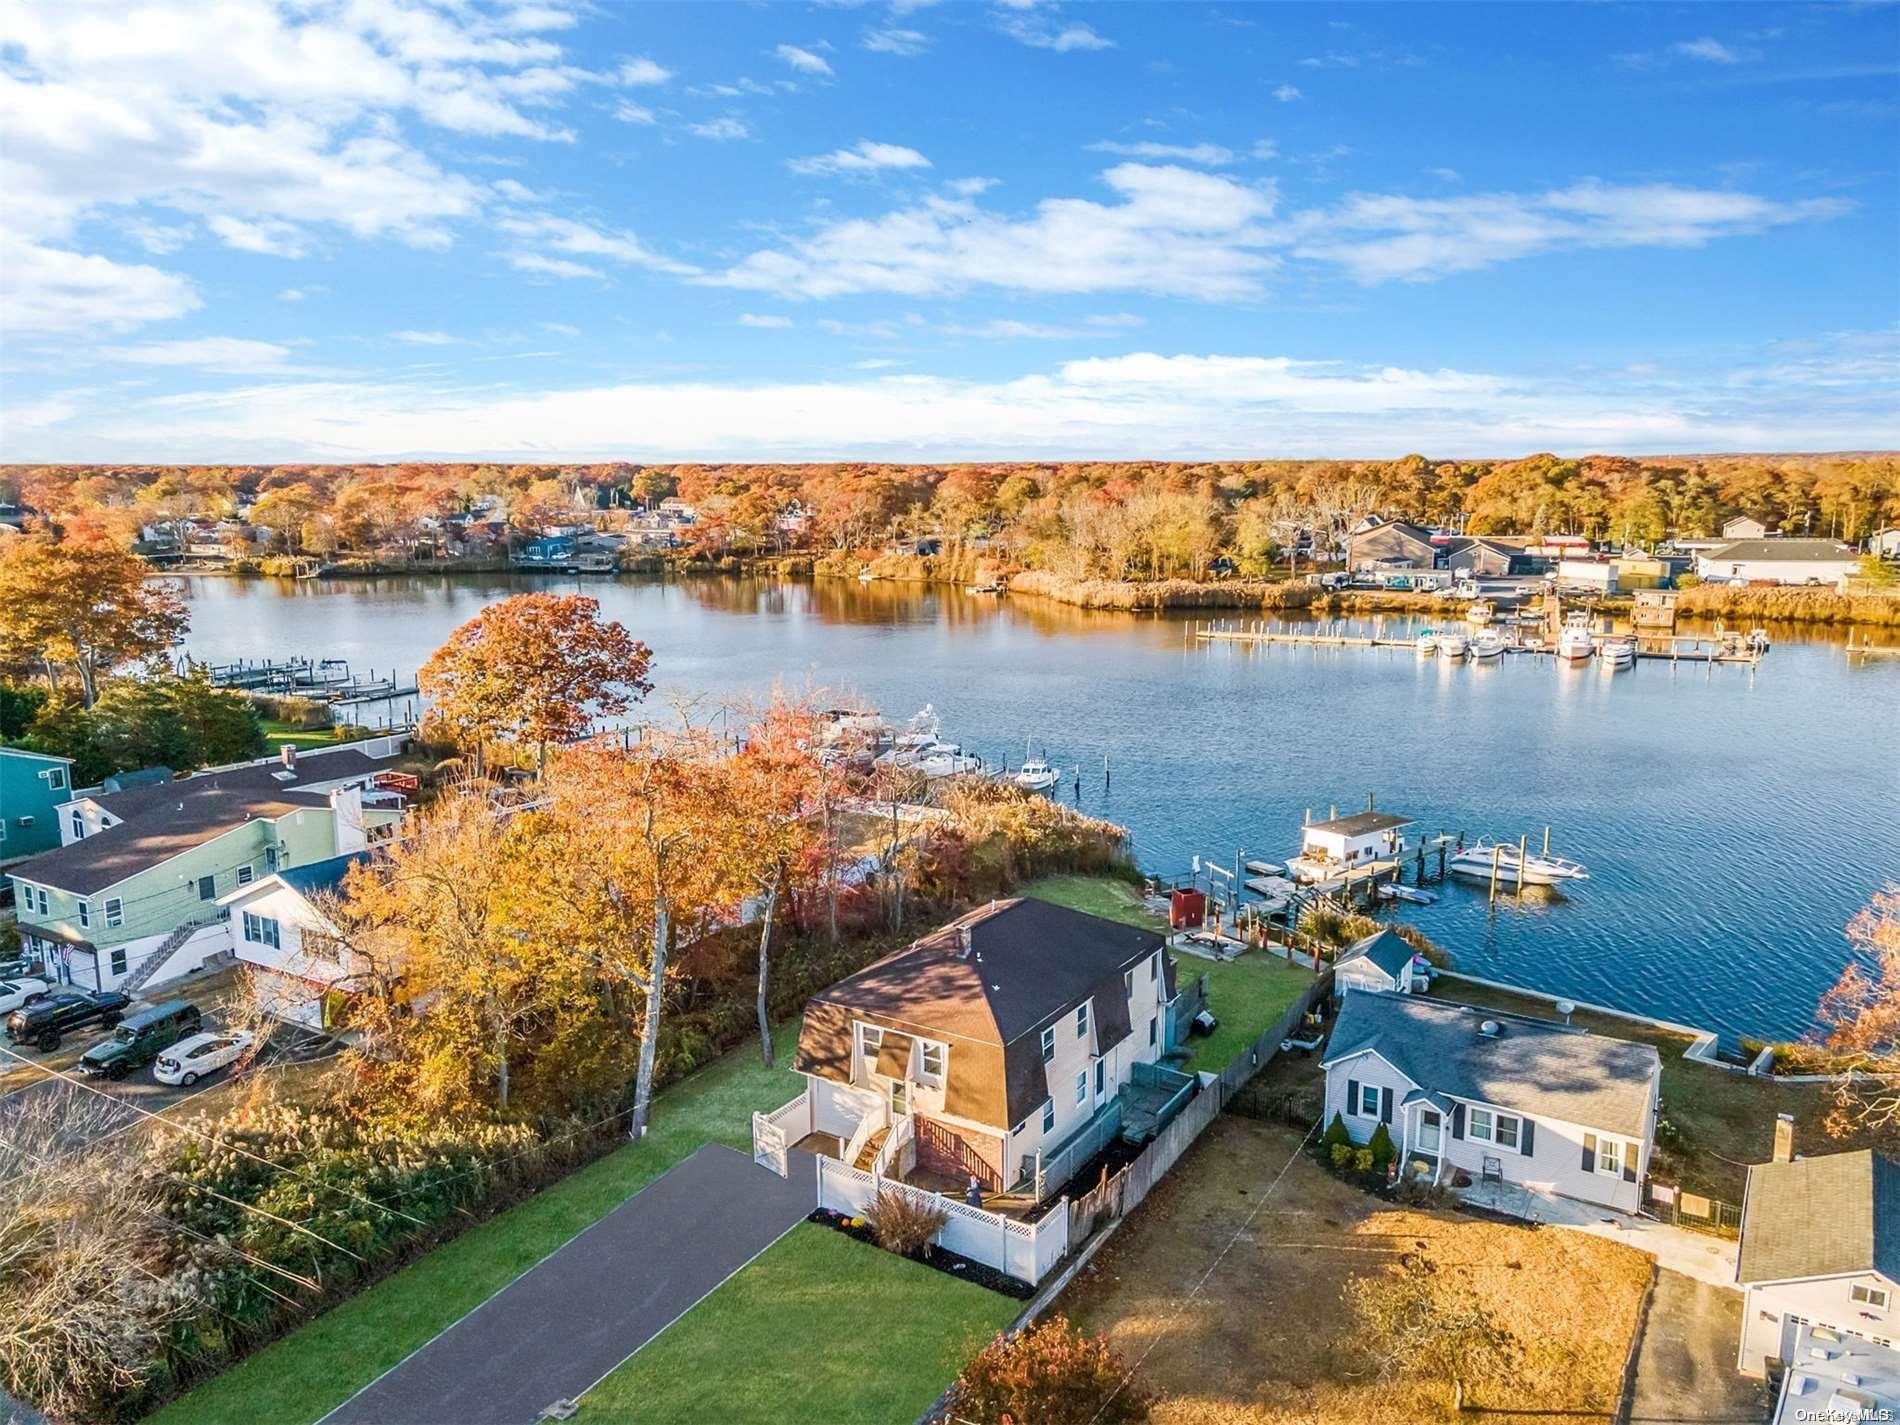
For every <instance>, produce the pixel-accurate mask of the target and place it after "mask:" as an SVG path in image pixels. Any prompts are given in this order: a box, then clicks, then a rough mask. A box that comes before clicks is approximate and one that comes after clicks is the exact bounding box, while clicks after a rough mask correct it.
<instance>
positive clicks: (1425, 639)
mask: <svg viewBox="0 0 1900 1425" xmlns="http://www.w3.org/2000/svg"><path fill="white" fill-rule="evenodd" d="M1413 646H1414V647H1415V648H1417V649H1418V651H1419V652H1420V653H1422V654H1424V655H1425V656H1426V657H1427V658H1430V657H1431V656H1432V655H1433V654H1434V653H1436V652H1438V635H1437V634H1436V633H1433V632H1432V631H1431V630H1430V629H1429V628H1426V629H1421V630H1419V635H1418V638H1417V639H1416V640H1414V643H1413Z"/></svg>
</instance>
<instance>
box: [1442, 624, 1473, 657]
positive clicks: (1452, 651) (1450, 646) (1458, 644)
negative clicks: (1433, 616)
mask: <svg viewBox="0 0 1900 1425" xmlns="http://www.w3.org/2000/svg"><path fill="white" fill-rule="evenodd" d="M1438 651H1439V652H1440V653H1442V654H1444V655H1445V657H1447V658H1463V657H1464V656H1465V654H1467V653H1469V652H1470V651H1471V642H1470V640H1469V639H1467V638H1466V637H1465V636H1464V635H1463V634H1462V633H1457V632H1454V631H1451V630H1449V629H1448V630H1446V631H1445V632H1444V633H1441V634H1439V635H1438Z"/></svg>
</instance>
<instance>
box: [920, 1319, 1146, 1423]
mask: <svg viewBox="0 0 1900 1425" xmlns="http://www.w3.org/2000/svg"><path fill="white" fill-rule="evenodd" d="M951 1390H952V1394H953V1400H952V1405H951V1414H952V1415H953V1416H954V1417H955V1418H956V1419H958V1420H966V1421H970V1422H973V1425H1031V1422H1033V1425H1136V1422H1139V1421H1142V1420H1146V1419H1147V1418H1148V1415H1149V1408H1150V1406H1151V1404H1152V1403H1153V1400H1154V1396H1153V1394H1152V1392H1150V1391H1149V1390H1148V1389H1147V1387H1146V1386H1144V1385H1143V1384H1142V1383H1141V1382H1140V1380H1138V1379H1137V1378H1136V1377H1135V1375H1134V1372H1133V1371H1131V1370H1130V1369H1129V1368H1128V1367H1127V1366H1125V1365H1124V1364H1123V1362H1122V1358H1121V1355H1120V1354H1119V1353H1118V1352H1117V1351H1116V1350H1115V1348H1114V1347H1113V1346H1111V1345H1109V1343H1108V1340H1107V1338H1106V1337H1103V1336H1090V1335H1086V1334H1085V1333H1083V1332H1082V1331H1079V1330H1077V1329H1076V1328H1075V1327H1073V1326H1071V1325H1070V1324H1069V1323H1068V1321H1067V1320H1066V1319H1065V1318H1063V1317H1060V1316H1052V1317H1048V1318H1046V1319H1045V1320H1042V1321H1038V1322H1036V1323H1034V1324H1033V1325H1030V1326H1027V1327H1025V1328H1024V1329H1023V1330H1021V1331H1018V1332H1016V1333H1015V1334H1014V1335H1001V1336H998V1337H996V1338H995V1339H994V1340H993V1341H991V1342H990V1343H989V1345H987V1346H985V1347H984V1348H983V1349H982V1350H981V1351H979V1352H978V1353H977V1354H976V1355H975V1356H974V1357H973V1358H972V1359H971V1361H970V1363H969V1364H968V1365H966V1366H965V1367H964V1368H963V1373H962V1374H961V1375H959V1376H958V1377H957V1383H956V1384H955V1385H954V1386H953V1387H951Z"/></svg>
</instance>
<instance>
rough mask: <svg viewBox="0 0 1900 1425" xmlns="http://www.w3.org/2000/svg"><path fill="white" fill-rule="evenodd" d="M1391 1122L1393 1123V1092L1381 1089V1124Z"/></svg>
mask: <svg viewBox="0 0 1900 1425" xmlns="http://www.w3.org/2000/svg"><path fill="white" fill-rule="evenodd" d="M1391 1121H1392V1090H1391V1089H1380V1090H1379V1122H1381V1123H1390V1122H1391Z"/></svg>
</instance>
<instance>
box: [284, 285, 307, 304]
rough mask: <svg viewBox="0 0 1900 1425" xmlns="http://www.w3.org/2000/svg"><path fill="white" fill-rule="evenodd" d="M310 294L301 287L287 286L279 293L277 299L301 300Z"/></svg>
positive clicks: (286, 300) (287, 300)
mask: <svg viewBox="0 0 1900 1425" xmlns="http://www.w3.org/2000/svg"><path fill="white" fill-rule="evenodd" d="M309 295H310V294H309V293H308V292H307V291H305V290H304V289H303V288H301V287H286V288H284V290H283V291H281V292H279V293H278V294H277V300H278V301H280V302H301V301H302V300H303V299H304V298H305V297H308V296H309Z"/></svg>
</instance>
